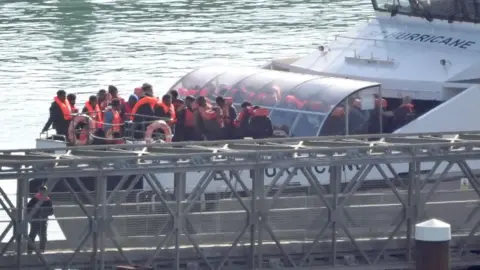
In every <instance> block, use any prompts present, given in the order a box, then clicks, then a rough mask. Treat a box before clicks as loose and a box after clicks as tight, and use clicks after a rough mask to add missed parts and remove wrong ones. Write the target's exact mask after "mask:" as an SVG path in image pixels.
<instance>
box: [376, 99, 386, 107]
mask: <svg viewBox="0 0 480 270" xmlns="http://www.w3.org/2000/svg"><path fill="white" fill-rule="evenodd" d="M380 105H381V106H382V108H387V107H388V103H387V100H386V99H384V98H382V99H380V98H377V99H375V106H377V107H379V106H380Z"/></svg>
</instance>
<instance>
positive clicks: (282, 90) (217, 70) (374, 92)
mask: <svg viewBox="0 0 480 270" xmlns="http://www.w3.org/2000/svg"><path fill="white" fill-rule="evenodd" d="M173 89H175V90H177V91H178V92H179V94H180V96H182V97H185V96H187V95H192V96H195V97H197V96H206V97H208V98H210V99H211V100H214V99H215V97H217V96H224V97H231V98H232V99H233V103H234V105H235V106H236V107H237V109H239V105H240V104H241V103H242V102H244V101H249V102H251V103H252V104H253V105H258V106H262V107H265V108H268V109H270V118H271V119H272V122H273V125H274V129H275V130H278V131H284V132H285V133H287V134H289V135H291V136H317V135H344V134H360V133H368V132H369V130H368V127H370V126H372V123H371V122H380V125H381V117H378V116H377V117H374V118H375V119H373V118H372V117H373V116H374V115H380V114H378V113H376V112H375V110H376V109H377V107H378V106H375V99H378V98H381V90H380V84H378V83H374V82H367V81H359V80H351V79H343V78H333V77H322V76H314V75H305V74H298V73H290V72H281V71H274V70H267V69H259V68H228V67H205V68H200V69H197V70H194V71H192V72H190V73H188V74H187V75H185V76H184V77H183V78H182V79H180V80H179V81H178V82H177V83H176V84H175V85H174V86H173V87H172V88H171V90H173ZM380 110H381V109H380ZM379 112H380V111H379ZM350 120H352V121H353V122H352V121H350ZM332 122H334V123H333V124H332ZM374 125H375V123H374ZM370 133H371V132H370Z"/></svg>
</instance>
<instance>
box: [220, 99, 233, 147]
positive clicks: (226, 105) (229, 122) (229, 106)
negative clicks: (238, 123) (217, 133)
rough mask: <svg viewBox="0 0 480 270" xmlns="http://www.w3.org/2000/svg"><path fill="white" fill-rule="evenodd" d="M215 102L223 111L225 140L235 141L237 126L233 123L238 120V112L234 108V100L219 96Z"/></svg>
mask: <svg viewBox="0 0 480 270" xmlns="http://www.w3.org/2000/svg"><path fill="white" fill-rule="evenodd" d="M215 102H216V103H217V106H218V107H220V108H221V109H222V117H223V125H224V127H223V129H224V133H223V135H224V138H225V139H227V140H230V139H234V136H235V133H234V132H235V126H234V124H233V122H234V121H235V119H236V118H237V110H236V109H235V107H234V106H233V103H232V99H231V98H224V97H222V96H218V97H217V98H216V99H215Z"/></svg>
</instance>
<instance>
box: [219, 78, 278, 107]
mask: <svg viewBox="0 0 480 270" xmlns="http://www.w3.org/2000/svg"><path fill="white" fill-rule="evenodd" d="M277 78H278V74H276V73H272V72H262V73H259V74H255V75H253V76H250V77H246V78H245V79H244V80H241V81H239V82H238V83H237V84H235V85H233V86H232V88H231V89H230V91H228V92H227V93H226V94H225V95H226V96H228V97H231V98H232V99H233V102H234V103H238V104H240V103H242V102H244V101H252V99H253V97H254V96H255V95H256V94H258V93H259V92H260V90H261V89H262V88H264V87H265V86H266V85H267V84H269V83H270V82H272V81H273V80H275V79H277Z"/></svg>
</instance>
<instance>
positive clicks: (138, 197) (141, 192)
mask: <svg viewBox="0 0 480 270" xmlns="http://www.w3.org/2000/svg"><path fill="white" fill-rule="evenodd" d="M147 192H149V190H143V191H140V192H138V193H137V194H136V195H135V202H136V203H137V211H140V205H138V203H139V202H140V195H141V194H144V193H147Z"/></svg>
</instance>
